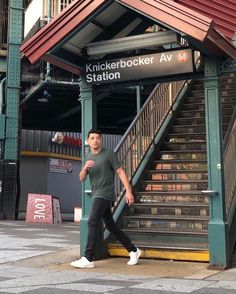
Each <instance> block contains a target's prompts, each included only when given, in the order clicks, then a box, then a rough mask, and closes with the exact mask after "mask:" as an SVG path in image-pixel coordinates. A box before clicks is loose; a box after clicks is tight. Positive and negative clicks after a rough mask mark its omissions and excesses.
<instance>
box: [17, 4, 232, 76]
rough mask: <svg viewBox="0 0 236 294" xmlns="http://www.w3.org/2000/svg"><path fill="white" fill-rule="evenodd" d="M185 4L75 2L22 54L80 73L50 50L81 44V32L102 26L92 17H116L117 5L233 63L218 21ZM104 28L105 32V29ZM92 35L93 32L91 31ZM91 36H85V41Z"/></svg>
mask: <svg viewBox="0 0 236 294" xmlns="http://www.w3.org/2000/svg"><path fill="white" fill-rule="evenodd" d="M219 1H220V0H214V1H204V5H205V2H219ZM222 1H223V0H222ZM222 1H221V2H222ZM224 1H226V0H224ZM177 2H179V3H177ZM180 2H182V4H180ZM184 2H186V3H184ZM187 2H188V1H187V0H176V1H173V0H119V1H106V0H96V1H92V0H77V1H74V2H72V4H71V5H69V6H68V7H67V9H65V10H64V11H63V12H62V13H61V14H60V15H58V16H57V17H56V18H55V19H54V20H52V21H51V22H50V23H49V24H47V25H46V26H45V27H44V28H43V29H41V30H40V31H39V32H38V33H37V34H36V35H35V36H33V37H32V38H31V39H30V40H29V41H27V42H26V43H24V44H23V45H22V46H21V51H22V52H23V54H24V55H26V56H27V57H28V58H29V60H30V61H31V62H32V63H34V62H36V61H37V60H39V59H44V60H47V61H49V62H51V63H53V64H55V65H59V66H62V67H63V64H65V66H66V67H67V69H68V70H71V71H72V72H75V73H79V68H75V66H74V65H70V63H69V62H67V63H65V61H64V60H63V57H58V56H55V54H54V55H53V54H52V50H55V49H56V48H58V47H60V46H65V44H66V43H67V42H68V43H69V41H70V40H71V39H72V38H74V40H75V39H76V44H80V43H81V42H80V32H81V30H82V29H84V27H86V26H88V25H89V24H91V23H92V22H93V25H94V26H96V28H99V29H100V30H102V28H103V26H102V25H101V26H100V27H99V25H98V24H97V21H94V19H95V17H97V16H98V15H99V16H100V15H102V16H103V17H104V12H106V10H108V9H109V11H108V12H107V15H109V17H110V18H111V16H112V15H114V17H115V16H116V14H117V5H119V6H121V7H122V9H126V10H130V11H133V12H135V13H137V14H138V15H140V18H141V17H145V18H148V19H150V20H151V21H152V22H154V23H156V24H159V25H161V26H164V27H166V28H169V29H172V30H174V31H176V32H177V33H179V34H180V35H182V36H183V37H184V38H186V39H188V40H189V41H190V42H191V41H193V42H194V45H195V46H196V47H198V46H199V48H201V49H202V48H203V49H206V52H208V53H209V54H210V55H211V54H212V55H214V54H216V55H219V56H223V57H230V58H232V59H236V48H235V47H234V45H233V44H232V43H231V42H230V41H229V36H227V37H228V39H227V38H226V37H225V36H224V35H223V33H222V34H221V33H220V31H219V22H216V21H217V18H213V17H211V15H207V16H206V15H205V14H204V13H200V12H199V11H197V9H196V8H195V7H193V6H191V7H189V5H188V7H187ZM189 2H192V3H193V2H195V0H193V1H190V0H189ZM196 2H201V1H196ZM226 2H229V1H226ZM222 3H223V2H222ZM202 5H203V4H202ZM234 6H236V4H235V5H234ZM113 7H114V8H113ZM222 15H223V11H222ZM106 17H107V16H106ZM215 22H216V23H215ZM104 27H105V28H104V30H105V29H106V26H104ZM107 30H108V31H109V26H107ZM91 34H92V31H90V35H91ZM90 35H89V34H88V37H89V36H90ZM88 42H89V41H88ZM69 45H70V44H68V46H69ZM83 45H84V44H83ZM81 46H82V45H81ZM201 49H200V50H201ZM50 55H51V57H50Z"/></svg>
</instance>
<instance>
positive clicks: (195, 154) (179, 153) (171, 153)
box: [158, 150, 207, 160]
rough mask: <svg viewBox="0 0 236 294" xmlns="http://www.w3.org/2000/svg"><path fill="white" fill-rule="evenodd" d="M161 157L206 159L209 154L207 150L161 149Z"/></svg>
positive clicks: (164, 158)
mask: <svg viewBox="0 0 236 294" xmlns="http://www.w3.org/2000/svg"><path fill="white" fill-rule="evenodd" d="M158 154H159V155H160V159H163V160H166V159H169V160H170V159H189V160H191V159H192V160H195V159H206V158H207V154H206V151H205V150H165V151H164V150H163V151H159V152H158Z"/></svg>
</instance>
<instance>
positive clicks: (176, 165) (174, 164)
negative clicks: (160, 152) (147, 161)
mask: <svg viewBox="0 0 236 294" xmlns="http://www.w3.org/2000/svg"><path fill="white" fill-rule="evenodd" d="M152 167H153V169H156V170H159V169H160V170H163V169H186V170H197V169H199V168H204V169H206V168H207V160H206V159H194V160H189V159H165V160H154V161H153V162H152Z"/></svg>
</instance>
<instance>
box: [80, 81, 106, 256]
mask: <svg viewBox="0 0 236 294" xmlns="http://www.w3.org/2000/svg"><path fill="white" fill-rule="evenodd" d="M80 102H81V111H82V118H81V119H82V124H81V125H82V164H83V165H84V162H85V156H86V153H87V152H88V151H89V149H88V148H89V147H88V145H87V144H86V139H87V134H88V131H89V130H90V129H91V128H94V127H95V125H96V107H95V106H96V105H95V99H93V89H92V86H91V85H88V84H87V83H86V81H85V78H84V77H83V76H81V80H80ZM90 189H91V188H90V183H89V180H88V179H86V181H84V182H82V192H81V193H82V194H81V196H82V197H81V198H82V218H81V221H80V255H81V256H83V254H84V252H85V248H86V244H87V235H88V227H87V222H88V216H89V212H90V208H91V204H92V199H91V193H90ZM99 241H102V235H101V234H100V238H98V246H97V248H96V252H95V255H96V258H99V256H100V253H99V252H98V251H99V247H100V246H99V245H100V244H99V243H100V242H99Z"/></svg>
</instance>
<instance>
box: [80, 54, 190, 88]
mask: <svg viewBox="0 0 236 294" xmlns="http://www.w3.org/2000/svg"><path fill="white" fill-rule="evenodd" d="M193 69H194V66H193V53H192V50H191V49H184V50H183V49H182V50H175V51H168V52H161V53H155V54H148V55H141V56H134V57H127V58H120V59H113V60H104V61H98V62H91V63H87V64H86V65H85V69H84V70H85V77H86V82H87V83H88V84H104V83H113V82H122V81H131V80H132V81H133V80H140V79H146V78H152V77H158V76H169V75H176V74H183V73H191V72H193Z"/></svg>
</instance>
